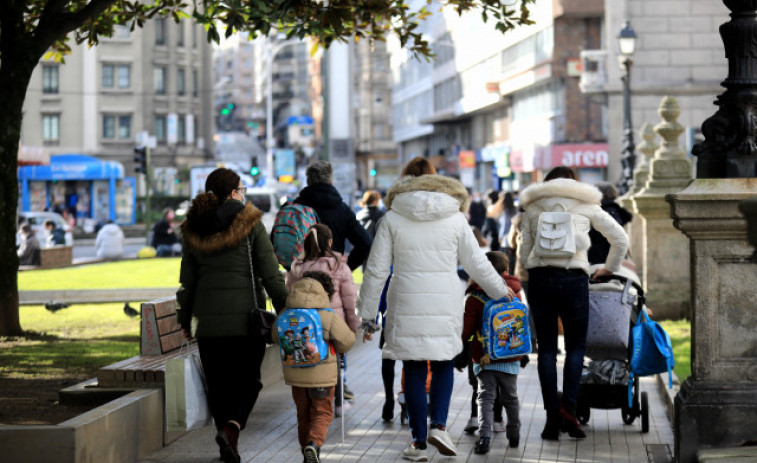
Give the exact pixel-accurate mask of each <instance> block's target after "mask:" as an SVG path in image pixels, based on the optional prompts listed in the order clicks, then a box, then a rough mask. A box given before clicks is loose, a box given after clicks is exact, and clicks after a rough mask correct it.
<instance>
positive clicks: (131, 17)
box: [0, 0, 535, 57]
mask: <svg viewBox="0 0 757 463" xmlns="http://www.w3.org/2000/svg"><path fill="white" fill-rule="evenodd" d="M534 1H535V0H505V1H500V0H441V1H432V0H426V1H425V2H422V1H421V2H409V1H408V2H406V1H401V0H400V1H390V0H332V1H316V0H277V1H264V0H194V1H191V2H190V1H186V0H154V1H139V0H134V1H131V0H89V1H87V0H3V2H10V3H17V4H20V5H21V6H22V7H23V10H24V25H25V28H26V32H27V33H28V34H32V35H33V34H35V31H36V32H39V31H42V32H44V31H45V30H46V29H47V28H48V27H51V28H54V29H57V30H63V29H69V30H75V31H76V32H75V37H74V40H75V41H76V42H77V43H88V44H89V45H90V46H93V45H96V44H97V43H98V40H99V37H101V36H106V37H107V36H110V35H111V34H112V33H113V27H114V26H115V25H116V24H120V25H127V26H129V27H130V28H131V29H132V30H133V29H134V28H135V27H141V26H142V25H144V23H145V22H146V21H147V20H149V19H150V18H152V17H154V16H170V17H173V19H174V20H176V21H179V20H180V19H181V18H183V17H188V16H189V15H190V14H191V16H192V17H193V18H194V19H195V20H196V21H197V22H198V23H200V24H202V25H203V26H204V27H205V30H206V31H207V39H208V41H212V42H218V41H220V38H221V35H224V36H226V37H229V36H231V35H232V34H234V33H236V32H240V31H244V32H247V33H249V34H250V36H251V37H253V38H254V37H256V36H258V35H268V34H269V33H270V32H271V31H272V30H274V31H284V32H285V33H286V35H287V38H292V37H297V38H300V39H303V38H305V37H311V38H313V39H315V40H316V41H317V43H318V44H320V45H323V46H325V47H328V46H329V45H331V43H333V42H334V41H346V40H348V39H350V38H353V37H354V38H356V39H360V38H367V39H369V40H385V39H386V37H387V36H388V35H390V34H394V35H396V36H397V37H398V38H399V40H400V43H401V45H402V46H403V47H407V48H408V49H409V50H410V51H411V52H413V53H415V54H416V55H421V56H427V57H428V56H431V50H430V48H429V45H428V43H427V42H426V40H425V39H424V38H423V36H422V34H421V33H420V32H418V27H419V25H420V23H421V22H422V21H424V20H425V19H427V18H428V17H429V16H431V15H432V14H434V13H435V12H436V11H435V10H436V9H438V10H439V11H441V7H443V6H448V7H452V8H454V10H455V11H456V12H457V13H458V14H463V13H467V12H476V13H478V14H480V15H481V17H482V18H483V20H484V21H485V22H490V23H492V25H493V27H494V28H496V29H497V30H499V31H501V32H503V33H504V32H507V31H508V30H510V29H513V28H514V27H517V26H519V25H526V24H532V21H531V19H530V18H529V9H528V6H529V4H530V3H533V2H534ZM0 11H1V10H0ZM190 12H191V13H190ZM77 24H78V25H77ZM72 25H73V26H76V27H71V26H72ZM51 48H52V49H53V50H54V51H55V52H56V55H57V56H62V55H65V54H67V53H69V52H70V51H71V50H70V44H69V43H68V36H65V35H64V36H58V37H57V39H56V40H55V41H54V42H53V43H52V45H51Z"/></svg>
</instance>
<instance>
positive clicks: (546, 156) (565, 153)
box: [534, 143, 609, 169]
mask: <svg viewBox="0 0 757 463" xmlns="http://www.w3.org/2000/svg"><path fill="white" fill-rule="evenodd" d="M607 149H608V147H607V143H585V144H565V145H550V146H545V147H543V148H537V150H536V153H535V156H534V167H535V168H537V169H551V168H552V167H557V166H566V167H573V168H579V169H580V168H583V167H589V168H599V167H607V165H608V163H609V156H608V154H607Z"/></svg>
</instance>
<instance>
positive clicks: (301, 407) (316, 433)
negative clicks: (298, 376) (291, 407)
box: [292, 386, 334, 448]
mask: <svg viewBox="0 0 757 463" xmlns="http://www.w3.org/2000/svg"><path fill="white" fill-rule="evenodd" d="M292 398H293V399H294V404H295V405H296V406H297V437H298V439H299V441H300V448H305V446H306V445H308V444H309V443H310V442H313V443H314V444H315V445H317V446H318V447H322V446H323V443H324V442H325V441H326V433H328V432H329V425H330V424H331V420H332V419H333V417H334V386H331V387H326V388H319V389H315V388H309V387H298V386H292Z"/></svg>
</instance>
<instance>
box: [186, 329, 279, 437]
mask: <svg viewBox="0 0 757 463" xmlns="http://www.w3.org/2000/svg"><path fill="white" fill-rule="evenodd" d="M197 346H198V347H199V348H200V361H201V362H202V369H203V370H204V372H205V381H206V383H207V385H208V404H209V405H210V412H211V414H212V415H213V420H214V421H215V425H216V428H217V429H221V428H222V427H223V426H224V425H225V424H226V423H227V422H228V421H230V420H233V421H236V422H237V423H239V424H240V425H241V428H242V429H244V427H245V425H246V424H247V418H248V417H249V416H250V413H251V412H252V408H253V407H254V406H255V402H256V401H257V400H258V393H259V392H260V390H261V389H262V388H263V383H262V382H261V381H260V365H261V364H262V363H263V356H264V355H265V349H266V346H265V342H263V341H262V340H261V339H260V338H253V337H251V336H233V337H212V338H204V337H202V338H197Z"/></svg>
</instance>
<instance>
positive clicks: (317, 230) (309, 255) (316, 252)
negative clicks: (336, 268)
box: [302, 223, 338, 270]
mask: <svg viewBox="0 0 757 463" xmlns="http://www.w3.org/2000/svg"><path fill="white" fill-rule="evenodd" d="M333 237H334V235H333V234H332V233H331V229H330V228H329V226H328V225H324V224H322V223H317V224H315V225H313V226H312V227H310V230H308V232H307V234H306V235H305V242H304V243H303V252H304V253H305V257H303V259H302V260H306V261H307V260H316V259H318V258H319V257H324V256H329V257H333V258H334V259H336V258H337V257H336V255H335V254H334V251H333V250H332V249H331V245H329V240H330V239H332V238H333ZM337 265H338V263H337ZM329 269H331V264H329ZM331 270H333V269H331Z"/></svg>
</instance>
